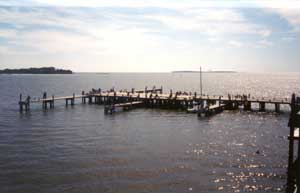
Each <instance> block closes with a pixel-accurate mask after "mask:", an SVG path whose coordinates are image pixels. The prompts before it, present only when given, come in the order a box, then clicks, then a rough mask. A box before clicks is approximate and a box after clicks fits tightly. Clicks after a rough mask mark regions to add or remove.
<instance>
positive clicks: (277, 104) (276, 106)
mask: <svg viewBox="0 0 300 193" xmlns="http://www.w3.org/2000/svg"><path fill="white" fill-rule="evenodd" d="M275 112H276V113H280V103H275Z"/></svg>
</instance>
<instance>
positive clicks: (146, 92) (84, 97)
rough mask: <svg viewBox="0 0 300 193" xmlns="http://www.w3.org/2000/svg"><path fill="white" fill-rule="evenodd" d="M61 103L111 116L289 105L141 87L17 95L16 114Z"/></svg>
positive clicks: (277, 108) (276, 100) (282, 101)
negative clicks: (100, 110)
mask: <svg viewBox="0 0 300 193" xmlns="http://www.w3.org/2000/svg"><path fill="white" fill-rule="evenodd" d="M63 100H64V101H65V105H66V106H69V105H71V106H73V105H75V101H76V100H81V102H82V103H83V104H86V102H88V103H89V104H98V105H104V106H105V108H104V111H105V113H108V112H109V113H108V114H111V113H114V112H116V111H115V110H114V109H118V108H121V109H123V110H128V109H132V108H134V107H144V108H162V109H174V110H188V109H189V108H192V107H193V106H194V104H205V106H202V107H201V111H200V110H199V111H197V112H195V113H198V115H199V114H205V116H210V115H213V114H217V113H220V112H222V111H223V110H235V109H239V108H241V109H243V110H244V111H251V110H253V109H252V107H253V106H254V104H256V106H258V107H259V108H258V110H259V111H260V112H264V111H266V105H272V106H273V107H274V111H275V112H277V113H279V112H280V107H281V105H291V101H289V100H288V99H287V98H285V99H283V98H281V99H279V98H254V97H251V96H250V95H227V96H217V95H203V94H202V95H201V94H197V93H196V92H194V93H191V92H189V93H188V92H182V91H177V92H173V91H172V90H170V91H169V92H168V93H163V88H162V87H160V88H158V89H157V88H156V87H155V86H154V87H153V88H152V89H148V88H147V87H145V89H143V90H135V89H134V88H132V89H131V90H130V91H127V90H120V91H115V90H114V89H110V90H107V91H103V90H102V89H92V90H91V91H89V92H84V91H82V92H81V94H79V95H78V94H72V95H69V96H59V97H57V96H54V95H52V96H51V97H47V93H46V92H45V93H43V96H42V98H39V99H34V100H32V99H31V97H30V96H28V97H27V98H25V99H23V98H22V95H20V100H19V109H20V112H23V111H25V112H26V111H29V109H30V104H41V106H42V109H44V110H46V109H48V107H49V108H50V109H52V108H54V104H55V102H56V101H63Z"/></svg>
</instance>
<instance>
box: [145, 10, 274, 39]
mask: <svg viewBox="0 0 300 193" xmlns="http://www.w3.org/2000/svg"><path fill="white" fill-rule="evenodd" d="M177 11H178V15H176V16H170V15H163V14H156V15H150V16H146V17H147V18H149V19H152V20H156V21H158V22H161V23H162V24H163V25H165V26H168V27H170V28H171V29H173V30H187V31H197V32H200V33H206V34H208V35H214V36H217V35H223V34H240V35H245V34H254V35H255V34H256V35H260V36H262V37H267V36H269V35H270V34H271V33H272V31H271V29H268V28H266V27H264V26H260V25H257V24H253V23H250V22H249V21H247V19H246V18H244V17H243V15H242V14H241V13H240V11H239V10H236V9H221V8H219V9H212V8H209V9H208V8H206V9H204V8H202V9H177Z"/></svg>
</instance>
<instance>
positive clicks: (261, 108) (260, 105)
mask: <svg viewBox="0 0 300 193" xmlns="http://www.w3.org/2000/svg"><path fill="white" fill-rule="evenodd" d="M259 111H260V112H265V111H266V103H265V102H260V103H259Z"/></svg>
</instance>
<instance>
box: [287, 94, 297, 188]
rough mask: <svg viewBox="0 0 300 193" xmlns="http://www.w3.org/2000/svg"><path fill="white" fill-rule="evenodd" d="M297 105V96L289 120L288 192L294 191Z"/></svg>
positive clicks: (293, 98) (292, 102)
mask: <svg viewBox="0 0 300 193" xmlns="http://www.w3.org/2000/svg"><path fill="white" fill-rule="evenodd" d="M295 108H296V104H295V94H293V95H292V101H291V113H290V120H289V127H290V135H289V157H288V178H287V192H288V193H290V192H293V191H294V189H295V188H294V185H295V182H294V177H293V164H294V130H295V126H294V119H295V116H296V113H297V112H296V111H295Z"/></svg>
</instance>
